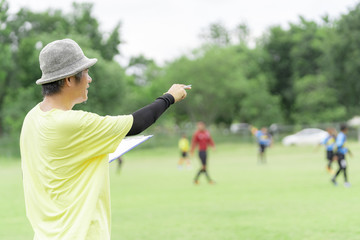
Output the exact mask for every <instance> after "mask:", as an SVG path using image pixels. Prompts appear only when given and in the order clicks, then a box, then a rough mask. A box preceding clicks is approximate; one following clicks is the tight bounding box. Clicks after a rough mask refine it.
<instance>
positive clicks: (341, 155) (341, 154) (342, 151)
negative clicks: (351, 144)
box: [331, 125, 352, 187]
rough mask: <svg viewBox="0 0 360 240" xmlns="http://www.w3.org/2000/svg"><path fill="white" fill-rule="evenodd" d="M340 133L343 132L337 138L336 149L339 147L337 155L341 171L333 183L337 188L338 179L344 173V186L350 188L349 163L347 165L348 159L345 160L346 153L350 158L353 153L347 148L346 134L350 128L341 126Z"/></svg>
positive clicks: (333, 179) (337, 173)
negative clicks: (347, 169)
mask: <svg viewBox="0 0 360 240" xmlns="http://www.w3.org/2000/svg"><path fill="white" fill-rule="evenodd" d="M340 131H341V132H340V133H339V134H338V135H337V137H336V147H337V152H336V155H337V159H338V164H339V170H338V171H337V172H336V174H335V176H334V177H333V178H332V179H331V181H332V182H333V183H334V185H335V186H337V182H336V177H337V176H338V175H339V174H340V173H341V171H342V172H343V173H344V180H345V183H344V186H345V187H350V186H351V185H350V183H349V182H348V178H347V173H346V167H347V163H346V159H345V155H346V153H349V154H350V156H352V153H351V152H350V150H349V149H348V148H347V147H345V143H346V134H347V132H348V127H347V126H346V125H341V126H340Z"/></svg>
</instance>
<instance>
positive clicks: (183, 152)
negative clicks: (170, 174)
mask: <svg viewBox="0 0 360 240" xmlns="http://www.w3.org/2000/svg"><path fill="white" fill-rule="evenodd" d="M178 146H179V149H180V159H179V162H178V169H182V167H183V164H184V162H186V168H187V169H190V168H191V164H190V159H189V150H190V143H189V140H188V139H187V137H186V135H185V134H183V135H182V136H181V138H180V140H179V143H178Z"/></svg>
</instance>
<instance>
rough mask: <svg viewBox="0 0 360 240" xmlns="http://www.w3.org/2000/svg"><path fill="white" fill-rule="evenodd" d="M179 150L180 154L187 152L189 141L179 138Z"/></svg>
mask: <svg viewBox="0 0 360 240" xmlns="http://www.w3.org/2000/svg"><path fill="white" fill-rule="evenodd" d="M179 148H180V150H181V151H182V152H188V151H189V148H190V143H189V140H187V138H181V139H180V140H179Z"/></svg>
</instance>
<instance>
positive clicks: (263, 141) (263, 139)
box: [251, 127, 272, 163]
mask: <svg viewBox="0 0 360 240" xmlns="http://www.w3.org/2000/svg"><path fill="white" fill-rule="evenodd" d="M251 133H252V134H253V135H254V136H255V137H256V141H257V143H258V144H259V154H258V163H266V154H265V151H266V148H267V147H270V146H271V145H272V136H271V134H270V133H269V132H268V129H267V128H266V127H263V128H261V130H258V129H257V128H255V127H252V128H251Z"/></svg>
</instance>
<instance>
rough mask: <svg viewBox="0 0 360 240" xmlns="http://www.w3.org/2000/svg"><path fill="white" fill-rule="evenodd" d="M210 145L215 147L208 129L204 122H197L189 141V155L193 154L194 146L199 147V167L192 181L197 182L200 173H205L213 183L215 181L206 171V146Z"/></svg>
mask: <svg viewBox="0 0 360 240" xmlns="http://www.w3.org/2000/svg"><path fill="white" fill-rule="evenodd" d="M209 145H210V146H211V147H213V148H214V149H215V144H214V141H213V140H212V138H211V136H210V133H209V131H208V130H207V129H206V125H205V123H204V122H198V123H197V130H196V132H195V133H194V135H193V137H192V141H191V155H193V154H194V150H195V148H196V147H197V146H198V149H199V158H200V161H201V168H200V170H199V172H198V173H197V174H196V176H195V179H194V183H195V184H199V177H200V175H201V174H205V176H206V178H207V180H208V182H209V183H210V184H214V183H215V182H214V181H213V180H212V179H211V178H210V176H209V174H208V172H207V148H208V146H209Z"/></svg>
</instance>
